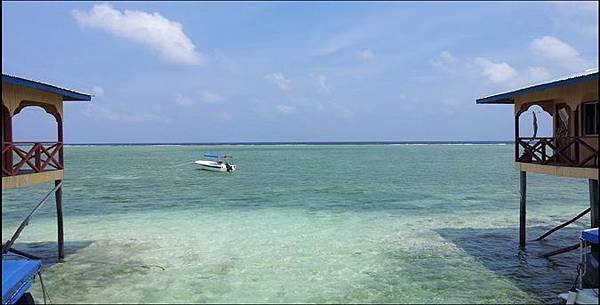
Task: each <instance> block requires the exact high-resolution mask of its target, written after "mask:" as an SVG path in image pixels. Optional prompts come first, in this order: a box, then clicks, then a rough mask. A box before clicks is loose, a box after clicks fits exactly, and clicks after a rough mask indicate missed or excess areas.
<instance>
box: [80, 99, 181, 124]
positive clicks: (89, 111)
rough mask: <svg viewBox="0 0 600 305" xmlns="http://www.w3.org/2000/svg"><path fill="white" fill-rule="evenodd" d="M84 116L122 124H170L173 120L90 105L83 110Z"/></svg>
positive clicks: (155, 115) (160, 116)
mask: <svg viewBox="0 0 600 305" xmlns="http://www.w3.org/2000/svg"><path fill="white" fill-rule="evenodd" d="M82 113H83V115H85V116H87V117H90V118H92V119H96V120H101V121H105V120H109V121H117V122H121V123H133V124H139V123H146V122H156V123H163V124H168V123H170V122H171V120H170V119H169V118H168V117H165V116H162V115H157V114H150V113H136V114H130V113H127V112H126V111H122V112H119V111H114V110H112V109H110V108H106V107H102V106H98V105H93V104H92V105H88V106H87V107H85V108H83V109H82Z"/></svg>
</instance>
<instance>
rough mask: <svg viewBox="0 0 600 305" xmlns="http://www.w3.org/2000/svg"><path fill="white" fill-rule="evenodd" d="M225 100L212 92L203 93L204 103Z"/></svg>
mask: <svg viewBox="0 0 600 305" xmlns="http://www.w3.org/2000/svg"><path fill="white" fill-rule="evenodd" d="M222 100H223V96H222V95H220V94H218V93H216V92H210V91H204V92H202V101H203V102H206V103H217V102H220V101H222Z"/></svg>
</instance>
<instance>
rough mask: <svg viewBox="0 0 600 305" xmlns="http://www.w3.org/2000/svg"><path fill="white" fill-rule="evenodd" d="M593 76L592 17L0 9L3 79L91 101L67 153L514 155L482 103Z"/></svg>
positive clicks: (317, 9)
mask: <svg viewBox="0 0 600 305" xmlns="http://www.w3.org/2000/svg"><path fill="white" fill-rule="evenodd" d="M597 66H598V4H597V2H371V3H367V2H136V1H134V2H97V3H95V2H6V1H3V2H2V73H8V74H12V75H16V76H20V77H25V78H30V79H34V80H38V81H43V82H49V83H51V84H57V85H60V86H62V87H66V88H69V89H74V90H77V91H82V92H87V93H90V94H93V95H94V97H93V98H92V101H91V102H67V103H65V109H64V138H65V142H66V143H115V142H123V143H125V142H127V143H145V142H146V143H147V142H154V143H157V142H171V143H173V142H253V141H261V142H262V141H266V142H269V141H476V140H511V139H512V138H513V137H514V131H513V128H514V122H513V114H512V113H513V109H512V106H510V105H476V104H475V99H477V98H479V97H482V96H486V95H490V94H493V93H497V92H501V91H504V90H509V89H512V88H516V87H519V86H523V85H526V84H531V83H536V82H540V81H544V80H549V79H553V78H556V77H561V76H564V75H568V74H571V73H575V72H580V71H583V70H586V69H589V68H595V67H597ZM13 126H14V127H13V130H14V138H15V140H42V139H45V140H48V139H55V138H56V135H55V128H56V122H55V121H53V118H52V117H51V116H49V115H47V114H45V113H44V112H43V110H41V109H40V108H36V107H30V109H25V110H23V111H22V113H20V114H18V115H17V116H15V118H14V123H13Z"/></svg>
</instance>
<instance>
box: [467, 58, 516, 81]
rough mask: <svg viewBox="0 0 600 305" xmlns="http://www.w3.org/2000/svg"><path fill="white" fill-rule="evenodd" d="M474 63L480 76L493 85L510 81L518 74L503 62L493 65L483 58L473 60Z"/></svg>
mask: <svg viewBox="0 0 600 305" xmlns="http://www.w3.org/2000/svg"><path fill="white" fill-rule="evenodd" d="M474 62H475V64H476V65H477V66H478V67H479V68H480V73H481V75H483V76H485V77H487V78H488V79H489V80H490V81H492V82H494V83H503V82H507V81H512V80H514V78H515V77H516V76H517V75H518V72H517V71H516V70H515V69H514V68H513V67H511V66H510V65H509V64H508V63H505V62H499V63H495V62H492V61H491V60H489V59H487V58H483V57H477V58H475V61H474Z"/></svg>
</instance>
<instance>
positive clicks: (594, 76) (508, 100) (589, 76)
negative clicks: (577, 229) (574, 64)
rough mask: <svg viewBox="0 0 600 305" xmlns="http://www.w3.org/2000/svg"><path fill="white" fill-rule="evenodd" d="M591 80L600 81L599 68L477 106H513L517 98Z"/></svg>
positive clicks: (493, 97)
mask: <svg viewBox="0 0 600 305" xmlns="http://www.w3.org/2000/svg"><path fill="white" fill-rule="evenodd" d="M591 80H598V68H595V69H590V70H586V71H585V72H583V73H580V74H577V75H571V76H569V77H566V78H561V79H557V80H553V81H549V82H545V83H541V84H535V85H530V86H527V87H525V88H520V89H516V90H513V91H508V92H503V93H498V94H494V95H490V96H486V97H482V98H480V99H477V100H476V103H477V104H513V103H514V99H515V97H517V96H519V95H523V94H527V93H533V92H540V91H544V90H548V89H551V88H557V87H564V86H568V85H575V84H579V83H583V82H587V81H591Z"/></svg>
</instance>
